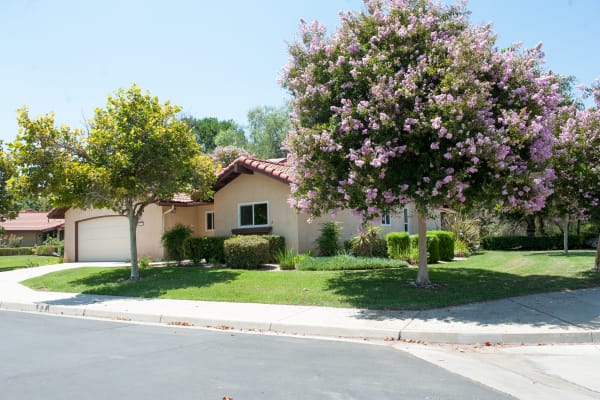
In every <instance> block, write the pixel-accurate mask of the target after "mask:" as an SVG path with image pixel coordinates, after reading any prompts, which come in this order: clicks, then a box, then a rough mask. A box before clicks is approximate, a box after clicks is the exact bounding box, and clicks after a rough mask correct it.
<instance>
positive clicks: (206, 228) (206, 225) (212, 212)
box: [204, 211, 215, 232]
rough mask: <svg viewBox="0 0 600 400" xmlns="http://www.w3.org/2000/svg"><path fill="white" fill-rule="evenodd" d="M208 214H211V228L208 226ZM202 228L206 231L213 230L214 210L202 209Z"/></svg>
mask: <svg viewBox="0 0 600 400" xmlns="http://www.w3.org/2000/svg"><path fill="white" fill-rule="evenodd" d="M208 214H212V220H211V222H212V228H210V229H209V228H208ZM204 230H205V231H206V232H214V230H215V212H214V211H204Z"/></svg>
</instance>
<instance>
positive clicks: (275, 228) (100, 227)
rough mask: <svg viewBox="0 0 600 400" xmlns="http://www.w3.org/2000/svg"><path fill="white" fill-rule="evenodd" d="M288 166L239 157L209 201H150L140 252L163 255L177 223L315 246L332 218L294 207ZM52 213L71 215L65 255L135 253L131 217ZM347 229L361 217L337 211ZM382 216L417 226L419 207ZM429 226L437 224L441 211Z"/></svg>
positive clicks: (385, 223) (405, 227) (393, 223)
mask: <svg viewBox="0 0 600 400" xmlns="http://www.w3.org/2000/svg"><path fill="white" fill-rule="evenodd" d="M291 182H292V178H291V173H290V167H289V166H288V164H287V162H286V159H276V160H261V159H257V158H252V157H239V158H238V159H236V160H235V161H233V162H232V163H231V164H230V165H228V166H227V167H226V168H224V169H223V170H221V171H220V172H219V174H218V176H217V181H216V183H215V187H214V190H215V194H214V196H213V199H212V201H210V202H195V201H193V200H192V199H191V198H190V197H189V196H187V195H178V196H175V197H174V198H173V199H172V200H170V201H165V202H161V203H159V204H153V205H150V206H148V207H147V208H146V210H145V211H144V214H143V216H142V218H141V220H140V222H139V225H138V227H137V235H138V237H137V244H138V249H137V250H138V255H139V256H140V257H151V258H153V259H160V258H163V257H164V255H165V253H164V249H163V247H162V245H161V241H160V238H161V235H162V233H163V232H165V231H166V230H168V229H170V228H171V227H172V226H174V225H175V224H177V223H181V224H184V225H188V226H190V227H191V228H192V230H193V232H194V235H196V236H224V235H232V234H266V233H271V234H275V235H281V236H283V237H285V240H286V245H287V247H289V248H293V249H295V250H297V251H299V252H305V251H309V250H311V251H313V253H314V249H315V243H314V241H315V239H316V238H317V237H318V236H319V229H320V224H321V223H322V222H326V221H332V220H334V218H333V217H331V216H324V217H320V218H317V219H315V220H314V221H312V222H311V223H309V222H307V218H306V215H303V214H299V213H297V212H296V210H294V209H292V208H290V206H289V204H288V201H287V200H288V198H289V196H290V183H291ZM52 215H53V216H55V217H64V219H65V260H68V261H102V260H106V261H109V260H111V261H123V260H127V259H129V236H128V235H129V230H128V221H127V219H126V218H125V217H123V216H119V215H116V214H115V213H114V212H113V211H111V210H107V209H88V210H81V209H56V210H53V214H52ZM335 220H336V221H339V222H340V223H341V227H342V232H341V234H342V237H343V238H344V239H349V238H350V237H352V236H353V235H355V234H356V233H357V231H358V228H359V226H360V224H361V221H360V219H359V218H358V217H355V216H353V215H352V214H351V213H350V212H349V211H342V212H339V213H338V214H337V215H336V217H335ZM376 224H378V225H380V226H381V228H382V234H386V233H387V232H392V231H407V232H409V233H416V229H417V221H416V214H415V212H414V209H412V208H411V207H409V208H406V209H404V210H402V212H401V213H400V214H399V215H386V216H384V217H383V218H382V219H381V221H377V222H376ZM427 225H428V226H427V228H428V229H439V216H438V217H436V218H433V219H430V220H429V221H428V224H427Z"/></svg>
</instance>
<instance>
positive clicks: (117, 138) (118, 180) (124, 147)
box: [12, 85, 215, 280]
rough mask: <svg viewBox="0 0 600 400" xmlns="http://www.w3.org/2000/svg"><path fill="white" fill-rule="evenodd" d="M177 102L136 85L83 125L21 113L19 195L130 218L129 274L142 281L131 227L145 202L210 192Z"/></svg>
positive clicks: (203, 160) (208, 173)
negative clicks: (59, 124)
mask: <svg viewBox="0 0 600 400" xmlns="http://www.w3.org/2000/svg"><path fill="white" fill-rule="evenodd" d="M179 110H180V109H179V107H177V106H175V105H172V104H170V103H169V102H166V103H161V102H159V100H158V98H157V97H153V96H151V95H150V94H149V93H148V92H145V93H143V92H142V91H141V89H140V88H138V87H137V86H136V85H132V86H131V87H130V88H129V89H127V90H124V89H120V90H118V91H117V92H115V93H114V94H113V95H110V96H108V102H107V104H106V106H105V107H104V108H97V109H96V111H95V115H94V118H93V119H92V120H90V121H89V127H88V129H87V130H86V131H83V130H77V129H75V130H72V129H71V128H69V127H67V126H62V127H59V128H58V127H56V126H55V123H54V116H53V114H48V115H43V116H39V117H38V118H36V119H32V118H30V116H29V113H28V110H27V108H22V109H21V110H19V112H18V122H19V126H20V130H19V134H18V136H17V139H16V140H15V142H14V143H13V145H12V148H13V158H14V161H15V165H16V167H17V169H18V173H19V176H18V178H17V179H16V180H15V182H14V186H15V188H17V189H18V190H19V191H20V192H21V193H35V194H39V195H45V196H49V197H50V199H51V201H52V203H53V205H55V206H68V207H79V208H92V207H93V208H103V207H105V208H109V209H112V210H114V211H115V212H118V213H119V214H121V215H123V216H126V217H127V219H128V221H129V233H130V249H131V280H137V279H139V272H138V263H137V245H136V242H137V240H136V228H137V225H138V222H139V220H140V217H141V216H142V214H143V212H144V210H145V208H146V207H147V206H148V205H150V204H154V203H157V202H158V201H160V200H168V199H170V198H172V196H173V195H174V194H175V193H178V192H186V193H196V194H198V196H200V195H202V196H210V195H211V191H210V188H211V186H212V183H213V181H214V179H215V173H214V165H213V162H212V160H211V159H210V157H208V156H205V155H202V153H201V147H200V145H199V144H198V143H197V142H196V140H195V138H194V135H193V133H192V131H191V130H190V128H189V126H188V125H187V124H186V123H185V122H184V121H181V119H178V118H177V114H178V112H179Z"/></svg>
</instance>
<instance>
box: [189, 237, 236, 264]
mask: <svg viewBox="0 0 600 400" xmlns="http://www.w3.org/2000/svg"><path fill="white" fill-rule="evenodd" d="M229 238H231V236H201V237H190V238H187V239H185V240H184V241H183V252H184V255H185V257H186V258H189V259H190V260H192V262H193V263H194V264H196V265H198V264H200V263H201V262H202V260H205V261H206V262H209V263H213V264H223V263H224V262H225V250H224V247H223V244H224V243H225V240H227V239H229Z"/></svg>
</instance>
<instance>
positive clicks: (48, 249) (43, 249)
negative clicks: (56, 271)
mask: <svg viewBox="0 0 600 400" xmlns="http://www.w3.org/2000/svg"><path fill="white" fill-rule="evenodd" d="M33 251H34V253H35V255H36V256H53V255H54V254H58V252H57V251H56V248H55V247H54V246H52V245H50V244H42V245H39V246H37V247H35V248H34V249H33Z"/></svg>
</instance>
